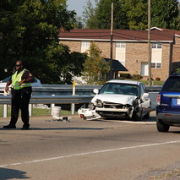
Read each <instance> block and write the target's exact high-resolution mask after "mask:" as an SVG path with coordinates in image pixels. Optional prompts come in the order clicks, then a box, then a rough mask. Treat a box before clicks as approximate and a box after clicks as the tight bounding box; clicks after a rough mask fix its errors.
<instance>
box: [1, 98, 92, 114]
mask: <svg viewBox="0 0 180 180" xmlns="http://www.w3.org/2000/svg"><path fill="white" fill-rule="evenodd" d="M92 98H93V95H67V96H40V95H39V96H32V97H31V99H30V106H29V114H30V116H31V115H32V105H33V104H51V114H52V107H53V106H54V104H71V114H74V112H75V104H85V103H89V102H90V100H91V99H92ZM0 104H3V117H7V112H8V106H7V105H9V104H11V96H10V95H7V96H5V95H0Z"/></svg>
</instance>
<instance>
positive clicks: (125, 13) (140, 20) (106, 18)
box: [84, 0, 180, 29]
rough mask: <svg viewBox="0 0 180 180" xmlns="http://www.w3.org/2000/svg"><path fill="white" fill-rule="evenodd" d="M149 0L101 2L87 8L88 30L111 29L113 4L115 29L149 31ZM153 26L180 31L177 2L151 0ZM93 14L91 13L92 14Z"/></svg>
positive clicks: (110, 0)
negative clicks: (112, 8)
mask: <svg viewBox="0 0 180 180" xmlns="http://www.w3.org/2000/svg"><path fill="white" fill-rule="evenodd" d="M147 2H148V0H99V2H97V3H96V7H95V8H92V6H87V7H86V10H85V11H84V14H85V15H86V24H87V27H88V28H102V29H110V24H111V3H113V4H114V29H147V28H148V13H147V12H148V3H147ZM151 2H152V3H151V14H152V15H151V16H152V18H151V21H152V22H151V25H152V27H153V26H156V27H160V28H168V29H179V28H180V25H179V21H178V13H179V10H178V2H177V0H151ZM90 12H91V13H90Z"/></svg>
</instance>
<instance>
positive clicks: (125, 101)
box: [78, 80, 151, 121]
mask: <svg viewBox="0 0 180 180" xmlns="http://www.w3.org/2000/svg"><path fill="white" fill-rule="evenodd" d="M94 93H95V96H94V98H93V99H92V100H91V102H90V103H89V105H88V108H85V107H81V108H80V109H79V110H78V114H79V115H80V117H81V118H82V119H84V120H94V119H99V118H131V119H133V120H135V121H141V120H142V118H143V117H144V118H147V119H148V118H149V115H150V111H151V101H150V97H149V94H148V93H147V92H146V89H145V86H144V84H143V83H141V82H138V81H129V80H110V81H108V82H107V83H106V84H104V86H103V87H102V88H101V89H100V91H99V90H98V89H94Z"/></svg>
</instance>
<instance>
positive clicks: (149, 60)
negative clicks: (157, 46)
mask: <svg viewBox="0 0 180 180" xmlns="http://www.w3.org/2000/svg"><path fill="white" fill-rule="evenodd" d="M151 51H152V49H151V0H148V70H149V82H148V84H149V86H151V85H152V82H151Z"/></svg>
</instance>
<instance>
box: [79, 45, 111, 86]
mask: <svg viewBox="0 0 180 180" xmlns="http://www.w3.org/2000/svg"><path fill="white" fill-rule="evenodd" d="M88 52H89V56H88V58H87V60H86V61H85V63H84V71H83V73H82V74H83V77H84V79H85V81H86V82H87V84H101V82H103V81H105V80H106V79H105V78H104V75H105V74H107V73H109V71H110V64H109V63H108V62H106V61H105V60H104V58H103V57H102V56H101V50H100V49H99V48H98V47H97V46H96V45H95V44H94V43H93V42H92V43H91V45H90V49H89V50H88Z"/></svg>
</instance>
